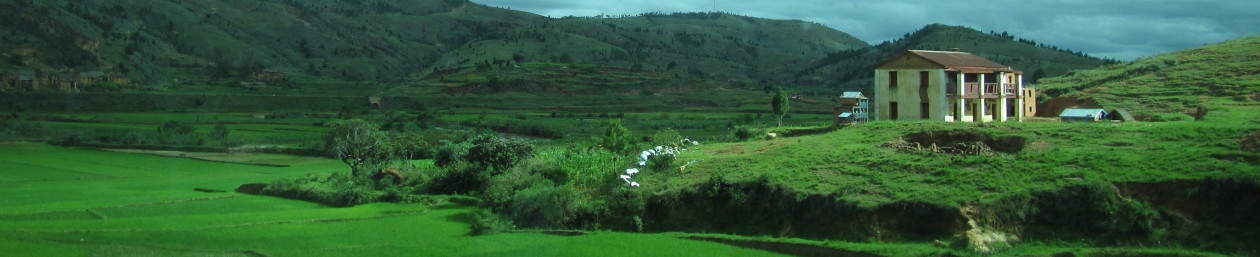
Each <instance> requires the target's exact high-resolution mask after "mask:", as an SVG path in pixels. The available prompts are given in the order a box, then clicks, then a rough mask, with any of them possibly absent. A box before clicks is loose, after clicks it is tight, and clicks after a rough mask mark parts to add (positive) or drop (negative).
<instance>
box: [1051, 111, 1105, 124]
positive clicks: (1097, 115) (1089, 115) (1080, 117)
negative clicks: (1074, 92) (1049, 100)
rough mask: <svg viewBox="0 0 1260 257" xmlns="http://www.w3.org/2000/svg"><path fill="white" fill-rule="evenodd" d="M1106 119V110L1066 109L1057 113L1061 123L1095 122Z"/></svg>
mask: <svg viewBox="0 0 1260 257" xmlns="http://www.w3.org/2000/svg"><path fill="white" fill-rule="evenodd" d="M1104 119H1107V110H1103V109H1077V108H1067V109H1064V110H1063V112H1062V113H1059V120H1060V121H1063V122H1097V121H1101V120H1104Z"/></svg>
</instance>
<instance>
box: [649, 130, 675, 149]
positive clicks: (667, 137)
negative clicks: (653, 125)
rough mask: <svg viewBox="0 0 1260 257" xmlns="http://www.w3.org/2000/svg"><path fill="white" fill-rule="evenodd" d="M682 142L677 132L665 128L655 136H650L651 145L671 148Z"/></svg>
mask: <svg viewBox="0 0 1260 257" xmlns="http://www.w3.org/2000/svg"><path fill="white" fill-rule="evenodd" d="M682 140H683V136H682V135H680V134H678V131H676V130H674V129H672V128H667V129H665V130H661V131H657V132H656V134H654V135H652V141H651V143H652V144H653V145H666V146H672V145H678V144H679V143H680V142H682Z"/></svg>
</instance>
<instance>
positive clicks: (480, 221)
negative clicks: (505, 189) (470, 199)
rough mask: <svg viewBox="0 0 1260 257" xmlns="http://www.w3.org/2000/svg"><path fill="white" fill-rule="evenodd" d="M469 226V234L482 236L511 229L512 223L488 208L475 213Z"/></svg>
mask: <svg viewBox="0 0 1260 257" xmlns="http://www.w3.org/2000/svg"><path fill="white" fill-rule="evenodd" d="M469 228H470V231H468V235H470V236H482V235H492V234H497V233H499V232H502V231H504V230H508V229H511V228H512V224H511V222H508V221H507V220H504V219H503V217H502V216H499V215H498V214H494V213H493V212H490V211H487V210H479V211H477V212H474V213H473V215H472V220H471V221H469Z"/></svg>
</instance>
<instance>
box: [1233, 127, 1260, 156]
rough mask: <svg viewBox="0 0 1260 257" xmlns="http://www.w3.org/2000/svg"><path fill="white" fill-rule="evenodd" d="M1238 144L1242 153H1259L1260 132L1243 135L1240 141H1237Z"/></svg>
mask: <svg viewBox="0 0 1260 257" xmlns="http://www.w3.org/2000/svg"><path fill="white" fill-rule="evenodd" d="M1238 144H1239V145H1240V147H1241V150H1242V151H1244V152H1253V153H1255V152H1260V130H1256V132H1252V133H1251V134H1247V135H1243V137H1242V139H1241V140H1239V141H1238Z"/></svg>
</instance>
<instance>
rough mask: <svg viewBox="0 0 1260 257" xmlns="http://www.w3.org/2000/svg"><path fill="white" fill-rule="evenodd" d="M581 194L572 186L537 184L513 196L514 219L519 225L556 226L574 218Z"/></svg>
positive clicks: (512, 210) (512, 215)
mask: <svg viewBox="0 0 1260 257" xmlns="http://www.w3.org/2000/svg"><path fill="white" fill-rule="evenodd" d="M578 198H579V195H578V193H577V192H576V191H574V190H573V188H572V187H568V186H554V185H547V184H535V185H533V186H530V187H529V188H526V189H524V190H520V191H519V192H517V193H516V195H515V196H514V197H513V198H512V205H511V210H510V211H509V213H510V214H511V217H512V221H513V223H514V224H516V225H517V226H522V227H534V228H556V227H560V226H563V225H564V224H566V223H568V222H569V221H571V220H572V219H573V218H574V216H575V215H574V211H575V210H576V209H577V208H576V207H578V206H577V205H576V201H577V199H578Z"/></svg>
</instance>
